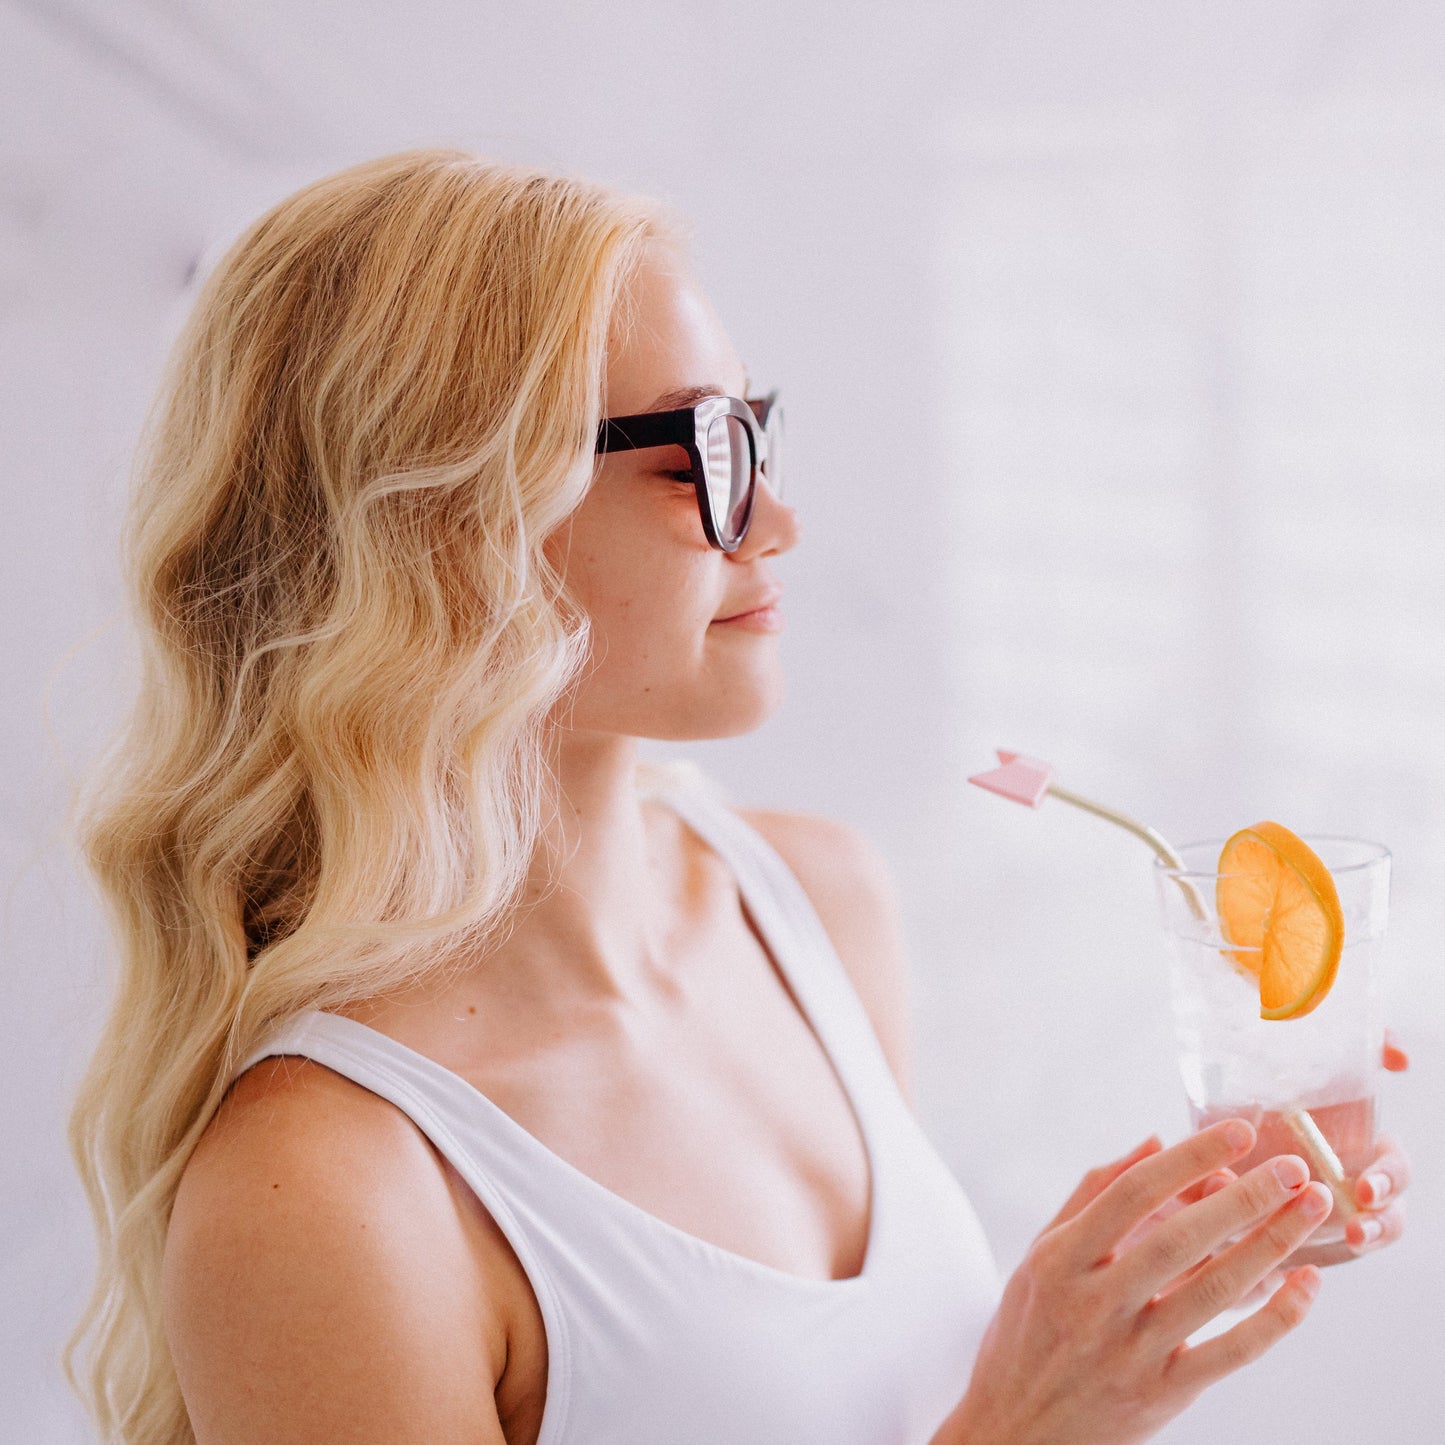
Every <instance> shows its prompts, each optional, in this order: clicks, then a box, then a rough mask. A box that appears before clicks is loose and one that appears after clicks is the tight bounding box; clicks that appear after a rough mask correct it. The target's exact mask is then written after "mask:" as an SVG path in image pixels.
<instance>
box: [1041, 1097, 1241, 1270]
mask: <svg viewBox="0 0 1445 1445" xmlns="http://www.w3.org/2000/svg"><path fill="white" fill-rule="evenodd" d="M1254 1141H1255V1132H1254V1127H1253V1126H1252V1125H1251V1124H1250V1123H1249V1122H1248V1120H1245V1119H1222V1120H1220V1122H1219V1123H1217V1124H1211V1125H1210V1126H1209V1128H1207V1129H1201V1130H1200V1131H1199V1132H1198V1133H1197V1134H1192V1135H1191V1136H1190V1137H1189V1138H1188V1139H1185V1140H1184V1141H1183V1142H1182V1143H1179V1144H1175V1145H1172V1146H1171V1147H1170V1148H1168V1149H1164V1150H1162V1151H1161V1152H1159V1153H1157V1154H1154V1155H1152V1156H1150V1157H1148V1158H1145V1159H1141V1160H1140V1161H1139V1162H1138V1163H1137V1164H1134V1165H1133V1166H1132V1167H1130V1168H1129V1169H1126V1170H1125V1171H1124V1172H1123V1173H1122V1174H1120V1175H1119V1176H1118V1177H1117V1178H1116V1179H1115V1180H1114V1181H1113V1182H1112V1183H1111V1184H1109V1185H1108V1186H1107V1187H1106V1188H1105V1189H1104V1190H1103V1192H1102V1193H1101V1194H1100V1195H1099V1196H1098V1197H1097V1198H1096V1199H1093V1200H1091V1201H1090V1202H1089V1203H1088V1204H1086V1205H1085V1206H1084V1207H1083V1209H1081V1210H1080V1211H1079V1213H1078V1215H1077V1216H1076V1217H1075V1218H1074V1219H1072V1220H1071V1221H1070V1222H1069V1224H1068V1226H1067V1234H1066V1235H1065V1236H1063V1237H1061V1238H1060V1241H1059V1243H1060V1247H1061V1248H1063V1249H1064V1251H1065V1253H1066V1255H1067V1257H1068V1260H1069V1262H1070V1263H1071V1264H1073V1265H1074V1266H1076V1267H1077V1268H1080V1269H1087V1268H1091V1267H1092V1266H1093V1265H1094V1264H1096V1263H1097V1262H1098V1261H1099V1260H1101V1259H1104V1258H1105V1257H1106V1256H1108V1255H1110V1254H1111V1253H1112V1252H1113V1250H1114V1249H1115V1248H1116V1247H1117V1246H1118V1244H1119V1242H1120V1241H1121V1240H1122V1239H1124V1238H1125V1237H1126V1236H1127V1235H1129V1234H1130V1233H1132V1232H1133V1231H1134V1230H1135V1229H1136V1228H1137V1227H1138V1226H1139V1224H1140V1223H1141V1222H1142V1221H1144V1220H1146V1219H1148V1218H1149V1216H1150V1215H1151V1214H1153V1213H1154V1211H1155V1210H1156V1209H1158V1208H1160V1206H1161V1205H1163V1204H1164V1203H1165V1202H1166V1201H1167V1200H1170V1199H1173V1198H1174V1196H1175V1195H1176V1194H1178V1193H1179V1192H1180V1191H1181V1190H1184V1189H1187V1188H1188V1187H1189V1186H1190V1185H1191V1184H1197V1183H1198V1182H1199V1181H1200V1180H1201V1179H1203V1178H1205V1177H1206V1176H1207V1175H1210V1174H1213V1173H1214V1172H1215V1171H1216V1170H1218V1169H1222V1168H1224V1167H1225V1166H1226V1165H1228V1164H1230V1163H1231V1162H1232V1161H1234V1160H1237V1159H1240V1158H1242V1157H1243V1156H1244V1155H1245V1154H1247V1153H1248V1152H1249V1151H1250V1150H1251V1149H1252V1148H1254ZM1191 1207H1192V1208H1197V1207H1198V1206H1197V1205H1196V1206H1191ZM1167 1227H1169V1226H1161V1228H1167ZM1155 1233H1156V1234H1157V1233H1158V1231H1157V1230H1156V1231H1155ZM1133 1253H1134V1251H1132V1250H1131V1251H1130V1254H1131V1255H1132V1254H1133ZM1175 1272H1176V1273H1177V1272H1178V1271H1175Z"/></svg>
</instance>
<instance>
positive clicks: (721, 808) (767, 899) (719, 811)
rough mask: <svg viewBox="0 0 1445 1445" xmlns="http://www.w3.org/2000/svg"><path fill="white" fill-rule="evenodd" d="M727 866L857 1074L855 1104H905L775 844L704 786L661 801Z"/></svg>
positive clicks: (838, 1056) (844, 1069) (818, 1027)
mask: <svg viewBox="0 0 1445 1445" xmlns="http://www.w3.org/2000/svg"><path fill="white" fill-rule="evenodd" d="M658 797H659V800H660V801H662V802H665V803H667V804H668V805H669V806H670V807H672V808H673V809H675V810H676V812H677V813H678V814H679V815H680V816H681V818H682V819H683V821H684V822H685V823H687V825H688V826H689V827H690V828H692V829H693V831H694V832H696V833H697V834H698V836H699V837H701V838H702V839H703V841H704V842H706V843H707V844H708V845H709V846H710V847H711V848H712V849H713V850H714V851H715V852H716V853H717V854H718V855H719V856H720V857H721V858H722V859H723V861H724V862H725V863H726V864H727V865H728V868H729V869H730V871H731V872H732V874H733V876H734V877H735V878H736V879H737V883H738V890H739V892H740V893H741V895H742V898H743V902H744V903H745V904H746V905H747V907H748V911H749V912H750V913H751V914H752V916H753V919H754V921H755V922H756V923H757V925H758V928H759V930H760V931H761V933H762V935H763V937H764V938H765V939H766V941H767V942H768V944H769V945H770V948H771V951H772V954H773V957H774V959H775V960H776V962H777V965H778V968H779V970H780V971H781V973H782V975H783V977H784V979H785V980H786V982H787V984H788V987H789V988H791V989H792V991H793V994H794V996H795V997H796V998H797V1000H798V1003H799V1005H800V1006H801V1007H802V1010H803V1013H804V1015H805V1016H806V1017H807V1019H808V1022H809V1023H810V1024H811V1025H812V1026H813V1029H814V1031H815V1032H816V1033H817V1035H818V1037H819V1039H820V1040H821V1042H822V1044H823V1047H824V1050H825V1052H826V1053H827V1054H828V1055H829V1056H830V1057H831V1059H832V1061H833V1065H834V1067H835V1068H836V1069H837V1070H838V1071H839V1073H840V1074H845V1077H846V1074H847V1073H848V1072H851V1073H852V1075H853V1078H852V1079H851V1080H849V1081H848V1082H850V1083H851V1084H852V1085H854V1086H856V1087H850V1090H849V1092H850V1093H854V1094H855V1095H861V1096H863V1097H861V1098H855V1103H859V1104H861V1103H863V1102H865V1099H874V1100H876V1099H877V1098H879V1096H880V1092H881V1095H882V1096H883V1097H885V1098H889V1099H894V1100H896V1101H897V1102H901V1098H902V1096H901V1095H900V1094H899V1093H898V1088H897V1081H896V1080H895V1079H894V1076H893V1071H892V1069H891V1068H890V1066H889V1064H888V1060H887V1058H886V1057H885V1055H884V1053H883V1047H882V1045H881V1044H880V1043H879V1041H878V1035H877V1033H876V1031H875V1030H874V1028H873V1021H872V1020H871V1019H870V1018H869V1016H868V1012H867V1010H866V1009H865V1008H864V1007H863V1003H862V1000H861V999H860V998H859V997H858V992H857V990H856V989H855V988H854V986H853V980H852V979H851V978H850V977H849V976H848V971H847V969H846V968H845V967H844V966H843V961H842V959H840V958H839V957H838V952H837V949H836V948H835V947H834V946H833V940H832V938H831V937H830V936H829V933H828V930H827V929H826V928H825V927H824V926H823V921H822V919H821V918H819V917H818V913H817V910H816V909H815V908H814V907H813V902H812V900H811V899H810V898H809V897H808V895H807V893H806V891H805V890H804V888H803V885H802V884H801V883H800V882H799V881H798V877H797V875H796V874H795V873H794V872H793V870H792V869H791V868H790V867H789V866H788V864H787V862H786V861H785V860H784V859H783V857H782V855H781V854H779V853H778V851H777V849H775V848H774V847H773V846H772V844H771V843H769V842H768V840H767V839H766V838H765V837H763V835H762V834H761V833H760V832H758V830H757V829H756V828H754V827H753V826H752V824H751V823H749V822H748V821H747V820H746V819H744V818H742V817H740V816H739V815H738V814H737V813H736V812H734V811H733V810H732V808H730V807H729V806H728V805H727V804H726V803H725V802H723V801H722V800H721V799H719V798H717V797H715V796H713V795H712V794H710V793H707V792H705V791H703V790H702V789H701V788H690V789H679V790H672V791H669V792H666V793H661V794H659V795H658Z"/></svg>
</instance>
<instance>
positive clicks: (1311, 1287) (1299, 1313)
mask: <svg viewBox="0 0 1445 1445" xmlns="http://www.w3.org/2000/svg"><path fill="white" fill-rule="evenodd" d="M1319 1288H1320V1272H1319V1270H1318V1269H1316V1268H1315V1267H1314V1265H1312V1264H1308V1265H1305V1266H1304V1267H1303V1268H1302V1269H1294V1270H1291V1271H1290V1272H1289V1273H1288V1274H1287V1275H1286V1276H1285V1282H1284V1284H1283V1285H1282V1286H1281V1287H1280V1288H1279V1289H1278V1290H1277V1291H1275V1294H1274V1296H1273V1297H1272V1298H1271V1300H1270V1301H1269V1303H1268V1304H1267V1305H1264V1306H1263V1307H1262V1308H1260V1309H1258V1310H1256V1311H1255V1312H1254V1314H1252V1315H1250V1316H1249V1318H1248V1319H1246V1320H1241V1321H1240V1322H1239V1323H1238V1324H1237V1325H1235V1326H1234V1328H1233V1329H1229V1330H1225V1331H1224V1333H1223V1334H1221V1335H1216V1336H1215V1337H1214V1338H1213V1339H1212V1340H1206V1341H1205V1342H1204V1343H1203V1344H1202V1345H1196V1346H1194V1348H1193V1349H1186V1348H1181V1349H1179V1350H1178V1351H1176V1352H1175V1354H1174V1357H1173V1358H1172V1359H1171V1360H1170V1362H1169V1364H1168V1366H1167V1368H1166V1372H1165V1373H1166V1377H1167V1378H1168V1379H1169V1380H1170V1381H1171V1382H1172V1383H1174V1384H1175V1385H1176V1386H1177V1387H1178V1388H1179V1389H1180V1390H1181V1391H1182V1392H1183V1393H1184V1395H1185V1396H1186V1397H1187V1398H1189V1399H1193V1398H1194V1396H1195V1395H1197V1394H1198V1393H1199V1392H1200V1391H1201V1390H1204V1389H1206V1388H1208V1386H1210V1385H1212V1384H1214V1383H1215V1381H1216V1380H1221V1379H1223V1378H1224V1376H1225V1375H1229V1374H1232V1373H1233V1372H1234V1371H1235V1370H1237V1369H1239V1368H1240V1367H1241V1366H1243V1365H1247V1364H1249V1363H1250V1361H1252V1360H1257V1359H1258V1358H1259V1357H1260V1356H1261V1355H1262V1354H1264V1352H1265V1351H1266V1350H1268V1349H1269V1348H1270V1346H1271V1345H1274V1344H1277V1343H1278V1342H1279V1341H1280V1340H1281V1339H1283V1338H1284V1336H1285V1335H1287V1334H1288V1333H1289V1332H1290V1331H1291V1330H1292V1329H1294V1327H1295V1326H1296V1325H1297V1324H1299V1323H1300V1321H1301V1320H1303V1319H1304V1317H1305V1316H1306V1315H1307V1314H1308V1313H1309V1310H1310V1305H1311V1304H1312V1303H1313V1302H1314V1298H1315V1296H1316V1295H1317V1294H1318V1293H1319Z"/></svg>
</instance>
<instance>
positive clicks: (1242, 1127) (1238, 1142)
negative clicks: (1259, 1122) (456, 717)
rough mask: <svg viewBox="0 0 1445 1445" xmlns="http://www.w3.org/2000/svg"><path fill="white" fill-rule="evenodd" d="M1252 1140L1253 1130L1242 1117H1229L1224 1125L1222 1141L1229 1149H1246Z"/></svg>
mask: <svg viewBox="0 0 1445 1445" xmlns="http://www.w3.org/2000/svg"><path fill="white" fill-rule="evenodd" d="M1253 1140H1254V1130H1253V1129H1251V1128H1250V1127H1249V1125H1248V1124H1246V1123H1245V1122H1244V1120H1243V1119H1231V1120H1230V1121H1229V1123H1227V1124H1226V1125H1225V1126H1224V1142H1225V1143H1226V1144H1228V1145H1229V1147H1230V1148H1231V1149H1247V1148H1249V1146H1250V1144H1251V1143H1252V1142H1253Z"/></svg>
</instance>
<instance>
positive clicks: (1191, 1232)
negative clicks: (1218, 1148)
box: [1117, 1154, 1328, 1339]
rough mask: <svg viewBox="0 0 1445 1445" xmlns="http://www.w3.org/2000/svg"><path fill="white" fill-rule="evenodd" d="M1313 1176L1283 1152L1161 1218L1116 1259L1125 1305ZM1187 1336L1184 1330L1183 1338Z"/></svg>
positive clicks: (1133, 1304)
mask: <svg viewBox="0 0 1445 1445" xmlns="http://www.w3.org/2000/svg"><path fill="white" fill-rule="evenodd" d="M1309 1179H1310V1171H1309V1165H1308V1164H1306V1163H1305V1162H1304V1160H1303V1159H1301V1158H1299V1157H1298V1155H1295V1154H1281V1155H1280V1156H1279V1157H1278V1158H1275V1159H1268V1160H1266V1161H1265V1162H1264V1163H1263V1164H1261V1165H1259V1166H1258V1167H1256V1168H1254V1169H1251V1170H1250V1171H1249V1173H1247V1174H1246V1175H1245V1176H1244V1177H1243V1178H1242V1179H1237V1180H1236V1181H1235V1182H1234V1183H1233V1184H1229V1185H1226V1186H1225V1187H1224V1188H1223V1189H1221V1190H1220V1191H1219V1192H1218V1193H1217V1194H1211V1195H1210V1196H1209V1197H1208V1198H1207V1199H1201V1200H1200V1201H1199V1203H1198V1204H1195V1205H1192V1206H1191V1207H1190V1208H1188V1209H1186V1210H1183V1211H1182V1212H1181V1213H1179V1214H1177V1215H1175V1216H1174V1218H1173V1219H1171V1220H1170V1221H1169V1222H1168V1223H1167V1224H1161V1225H1160V1226H1159V1228H1158V1229H1156V1230H1155V1231H1154V1233H1153V1234H1151V1235H1150V1236H1149V1237H1148V1238H1147V1239H1145V1240H1143V1241H1142V1242H1141V1243H1140V1244H1138V1245H1136V1246H1135V1247H1134V1248H1133V1249H1132V1250H1130V1251H1129V1253H1128V1254H1126V1255H1125V1256H1124V1257H1123V1258H1122V1259H1120V1261H1119V1263H1118V1266H1117V1271H1118V1277H1119V1283H1120V1288H1121V1290H1122V1299H1123V1301H1124V1303H1125V1307H1126V1308H1129V1309H1140V1308H1143V1306H1144V1305H1145V1304H1146V1303H1147V1302H1148V1301H1149V1300H1151V1299H1152V1298H1153V1297H1154V1296H1155V1295H1156V1294H1158V1293H1159V1292H1160V1290H1162V1289H1164V1288H1165V1287H1166V1286H1167V1285H1169V1284H1170V1282H1171V1281H1173V1280H1174V1279H1175V1278H1176V1277H1177V1276H1178V1275H1179V1274H1180V1273H1182V1272H1183V1271H1184V1270H1186V1269H1188V1268H1189V1267H1190V1266H1191V1265H1193V1264H1196V1263H1198V1261H1199V1260H1201V1259H1203V1258H1204V1257H1205V1256H1206V1255H1208V1254H1209V1253H1210V1252H1211V1251H1213V1250H1214V1249H1215V1248H1216V1247H1217V1246H1219V1245H1221V1244H1223V1243H1224V1242H1225V1241H1226V1240H1229V1239H1233V1238H1234V1237H1235V1236H1237V1235H1238V1234H1240V1233H1241V1232H1242V1231H1244V1230H1245V1229H1248V1228H1249V1227H1250V1226H1251V1225H1253V1224H1254V1223H1255V1222H1256V1221H1257V1220H1259V1219H1261V1218H1263V1217H1264V1216H1265V1215H1267V1214H1270V1215H1272V1214H1274V1213H1275V1211H1277V1210H1278V1209H1279V1207H1280V1206H1281V1205H1282V1204H1284V1203H1285V1201H1286V1200H1289V1199H1293V1198H1297V1197H1298V1196H1300V1195H1301V1194H1302V1193H1304V1192H1307V1190H1306V1186H1307V1185H1308V1184H1309ZM1326 1213H1328V1211H1326ZM1317 1222H1318V1221H1316V1223H1317ZM1287 1252H1288V1251H1286V1253H1287ZM1225 1253H1226V1254H1227V1253H1229V1251H1228V1250H1226V1251H1225ZM1283 1257H1284V1256H1283V1255H1280V1256H1278V1257H1277V1258H1269V1259H1266V1260H1263V1261H1262V1262H1261V1265H1260V1269H1259V1271H1258V1274H1263V1273H1264V1272H1265V1269H1267V1268H1268V1267H1269V1266H1270V1265H1274V1264H1277V1263H1278V1262H1279V1259H1282V1258H1283ZM1258 1274H1257V1275H1256V1276H1255V1278H1258ZM1249 1283H1253V1280H1250V1281H1247V1282H1241V1283H1240V1285H1239V1289H1238V1291H1237V1293H1240V1294H1242V1293H1243V1292H1244V1290H1245V1288H1246V1286H1247V1284H1249ZM1223 1308H1224V1305H1223V1304H1219V1305H1216V1307H1215V1309H1214V1310H1213V1311H1212V1312H1211V1313H1210V1314H1209V1315H1206V1316H1205V1318H1206V1319H1212V1318H1213V1317H1214V1315H1215V1314H1218V1313H1219V1311H1220V1310H1221V1309H1223ZM1185 1333H1186V1334H1187V1333H1188V1331H1185ZM1183 1337H1184V1336H1183V1335H1181V1336H1180V1339H1182V1338H1183Z"/></svg>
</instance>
